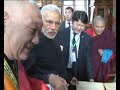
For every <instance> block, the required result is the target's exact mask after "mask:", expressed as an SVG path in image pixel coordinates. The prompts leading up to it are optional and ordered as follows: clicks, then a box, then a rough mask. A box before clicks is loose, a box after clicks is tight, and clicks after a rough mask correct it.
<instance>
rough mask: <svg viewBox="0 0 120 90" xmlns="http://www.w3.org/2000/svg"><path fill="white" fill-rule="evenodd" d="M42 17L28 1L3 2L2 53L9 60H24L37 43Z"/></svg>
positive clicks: (12, 0) (7, 0) (9, 0)
mask: <svg viewBox="0 0 120 90" xmlns="http://www.w3.org/2000/svg"><path fill="white" fill-rule="evenodd" d="M41 28H42V17H41V14H40V12H39V8H38V7H37V5H36V4H35V3H33V2H31V1H29V0H5V1H4V53H5V54H6V55H7V56H8V57H9V58H10V59H17V60H18V59H20V60H25V59H27V57H28V52H30V49H31V48H32V46H33V45H34V44H38V42H39V37H38V36H39V31H40V30H41Z"/></svg>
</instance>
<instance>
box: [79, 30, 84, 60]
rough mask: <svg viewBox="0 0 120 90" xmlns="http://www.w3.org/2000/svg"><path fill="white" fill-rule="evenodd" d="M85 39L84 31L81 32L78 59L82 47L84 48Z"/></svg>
mask: <svg viewBox="0 0 120 90" xmlns="http://www.w3.org/2000/svg"><path fill="white" fill-rule="evenodd" d="M83 41H84V34H83V32H81V35H80V43H79V51H78V60H79V58H80V54H81V49H82V48H83Z"/></svg>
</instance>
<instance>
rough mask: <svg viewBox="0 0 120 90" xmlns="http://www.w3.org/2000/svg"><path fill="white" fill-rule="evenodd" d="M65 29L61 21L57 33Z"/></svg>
mask: <svg viewBox="0 0 120 90" xmlns="http://www.w3.org/2000/svg"><path fill="white" fill-rule="evenodd" d="M64 29H65V21H63V22H62V23H61V25H60V27H59V31H62V30H64Z"/></svg>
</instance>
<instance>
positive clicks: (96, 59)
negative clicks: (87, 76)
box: [86, 16, 116, 82]
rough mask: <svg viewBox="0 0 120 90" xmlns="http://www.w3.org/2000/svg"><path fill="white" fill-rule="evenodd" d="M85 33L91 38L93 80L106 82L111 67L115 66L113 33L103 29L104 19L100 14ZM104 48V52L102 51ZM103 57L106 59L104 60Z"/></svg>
mask: <svg viewBox="0 0 120 90" xmlns="http://www.w3.org/2000/svg"><path fill="white" fill-rule="evenodd" d="M86 33H87V34H89V35H90V36H91V38H92V56H93V73H94V81H97V82H107V81H108V80H109V78H108V74H110V73H112V67H113V66H115V60H114V58H115V55H116V40H115V37H114V34H113V33H112V31H110V30H106V29H105V21H104V18H102V17H101V16H96V17H95V18H94V21H93V29H88V30H86ZM105 50H106V53H104V51H105ZM110 54H111V55H110ZM103 55H104V57H103ZM108 56H109V57H108ZM103 58H107V59H108V60H107V61H104V60H102V59H103ZM113 60H114V61H113ZM111 63H112V66H111Z"/></svg>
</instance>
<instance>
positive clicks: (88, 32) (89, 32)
mask: <svg viewBox="0 0 120 90" xmlns="http://www.w3.org/2000/svg"><path fill="white" fill-rule="evenodd" d="M85 32H86V33H87V34H88V35H89V36H90V37H93V30H92V29H88V30H86V31H85Z"/></svg>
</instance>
